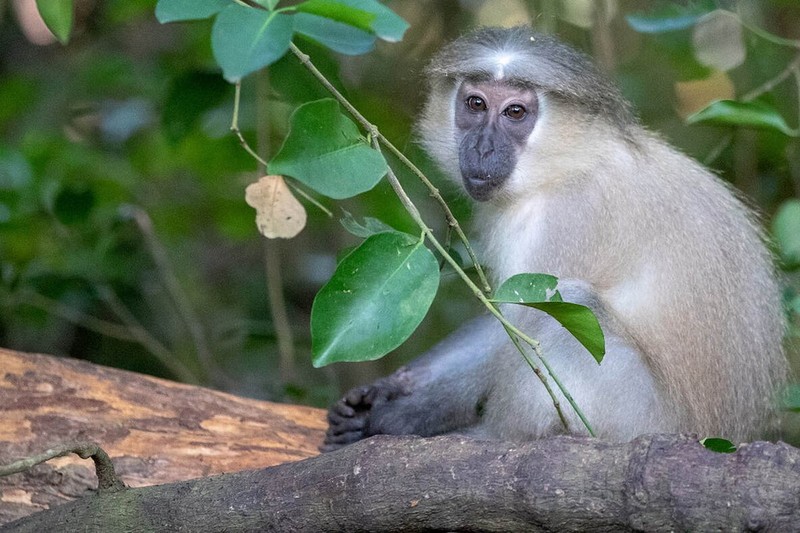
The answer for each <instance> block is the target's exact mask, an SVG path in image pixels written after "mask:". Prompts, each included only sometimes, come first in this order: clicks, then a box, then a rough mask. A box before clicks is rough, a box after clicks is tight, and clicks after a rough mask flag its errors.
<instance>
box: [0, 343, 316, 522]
mask: <svg viewBox="0 0 800 533" xmlns="http://www.w3.org/2000/svg"><path fill="white" fill-rule="evenodd" d="M325 428H326V423H325V413H324V411H322V410H320V409H312V408H309V407H300V406H292V405H282V404H276V403H271V402H262V401H257V400H250V399H245V398H239V397H236V396H232V395H230V394H224V393H221V392H217V391H212V390H209V389H204V388H202V387H193V386H187V385H182V384H179V383H174V382H171V381H167V380H163V379H157V378H153V377H150V376H144V375H141V374H135V373H132V372H126V371H123V370H117V369H113V368H106V367H102V366H98V365H93V364H90V363H87V362H84V361H79V360H76V359H66V358H58V357H51V356H46V355H38V354H28V353H21V352H14V351H11V350H3V349H0V465H4V464H9V463H11V462H13V461H16V460H19V459H24V458H26V457H29V456H33V455H37V454H39V453H41V452H43V451H44V450H47V449H49V448H54V447H57V446H59V445H61V444H63V443H65V442H72V441H94V442H96V443H98V444H99V445H100V446H101V447H102V448H103V449H104V450H105V451H106V452H107V453H108V454H109V455H110V456H111V459H112V461H113V463H114V465H115V467H116V471H117V474H118V475H119V476H120V477H121V479H122V481H123V482H125V483H126V484H127V485H128V486H131V487H141V486H146V485H155V484H162V483H169V482H174V481H180V480H186V479H193V478H198V477H203V476H209V475H212V474H218V473H222V472H235V471H239V470H244V469H253V468H261V467H265V466H271V465H276V464H280V463H284V462H287V461H296V460H298V459H303V458H306V457H310V456H313V455H316V454H317V453H318V451H317V447H318V446H319V444H320V443H321V442H322V439H323V433H324V431H325ZM96 488H97V477H96V475H95V473H94V465H93V464H92V462H91V461H88V460H82V459H80V458H78V457H77V456H74V455H72V456H66V457H60V458H58V459H53V460H51V461H49V462H47V463H44V464H41V465H39V466H36V467H34V468H32V469H30V470H28V471H27V472H24V473H20V474H13V475H10V476H6V477H0V524H3V523H6V522H9V521H11V520H14V519H17V518H20V517H22V516H25V515H28V514H31V513H33V512H37V511H41V510H43V509H46V508H48V507H51V506H55V505H59V504H62V503H64V502H67V501H69V500H72V499H75V498H78V497H82V496H85V495H89V494H92V493H93V492H94V491H95V489H96Z"/></svg>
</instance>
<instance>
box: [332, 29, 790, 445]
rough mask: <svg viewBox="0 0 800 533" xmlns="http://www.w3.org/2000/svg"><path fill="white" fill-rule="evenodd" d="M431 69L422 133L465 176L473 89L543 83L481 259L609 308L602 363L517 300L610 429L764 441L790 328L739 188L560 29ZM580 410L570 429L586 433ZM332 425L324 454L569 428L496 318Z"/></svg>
mask: <svg viewBox="0 0 800 533" xmlns="http://www.w3.org/2000/svg"><path fill="white" fill-rule="evenodd" d="M504 54H508V57H506V55H504ZM427 73H428V76H429V78H430V84H431V85H430V94H429V99H428V103H427V104H426V107H425V110H424V112H423V114H422V117H421V119H420V124H419V128H420V132H421V134H422V141H423V144H424V145H425V147H426V148H427V149H428V151H429V152H430V153H431V155H432V156H433V158H434V159H435V160H436V161H437V162H438V163H439V164H440V166H441V167H442V168H443V169H444V170H445V172H447V173H448V174H449V175H450V176H451V178H452V179H453V180H455V181H457V182H460V181H461V176H460V171H459V161H458V150H459V136H460V135H461V133H460V132H459V131H458V128H457V127H456V125H455V123H454V118H453V116H454V109H455V107H454V106H455V105H460V104H461V103H460V102H456V98H455V95H456V94H457V91H458V89H459V87H460V86H461V84H462V83H464V81H465V80H471V81H492V80H494V82H501V83H507V84H509V85H512V86H524V87H528V88H533V89H534V90H535V91H536V93H537V95H538V98H539V101H540V103H541V105H540V109H539V111H540V112H539V115H538V117H537V121H536V125H535V127H534V129H533V132H532V133H531V134H530V137H529V138H528V140H527V143H525V146H524V147H523V149H522V150H521V151H520V153H519V154H518V156H517V162H516V168H515V170H514V171H513V172H512V174H511V175H510V176H509V177H508V178H507V179H505V180H504V181H503V183H502V186H501V187H500V189H501V190H500V191H498V192H497V193H493V194H492V196H491V198H490V199H488V201H485V202H480V203H478V204H476V213H475V215H476V221H475V222H476V223H475V226H476V229H477V230H478V231H477V234H478V239H477V242H478V245H479V256H480V258H481V260H482V262H483V263H484V264H485V265H486V266H488V267H489V269H490V271H491V272H492V274H493V278H494V279H493V282H494V284H495V286H496V285H497V283H499V282H500V281H502V280H503V279H506V278H508V277H509V276H511V275H513V274H516V273H520V272H547V273H551V274H554V275H556V276H558V277H559V279H560V280H561V281H560V283H559V289H560V291H561V293H562V295H563V296H564V298H565V300H567V301H573V302H577V303H583V304H585V305H588V306H590V307H591V308H592V309H593V310H594V311H595V312H596V313H597V315H598V317H599V319H600V323H601V325H602V327H603V330H604V332H605V334H606V342H607V354H606V357H605V359H604V361H603V363H602V364H601V365H596V364H595V363H594V361H593V360H592V359H591V357H590V356H589V355H588V354H587V352H586V351H585V350H584V349H583V348H582V347H581V346H580V345H579V344H578V343H577V341H575V339H574V338H572V337H571V335H569V334H568V333H566V332H565V330H564V329H563V328H561V327H560V326H559V325H558V324H557V323H555V322H554V321H553V320H552V319H551V318H549V317H548V316H546V315H543V314H542V313H540V312H538V311H535V310H531V309H527V308H509V309H507V310H506V312H507V313H508V315H509V316H510V317H512V318H513V320H514V321H515V323H517V324H519V325H520V326H521V328H522V329H523V330H524V331H526V332H528V333H529V334H530V335H531V336H533V337H535V338H537V339H539V340H540V341H541V346H542V349H543V351H544V353H545V355H546V357H548V359H549V361H550V364H551V366H552V367H553V368H554V369H555V370H556V371H557V373H558V375H559V376H560V378H561V380H562V381H563V382H564V383H565V385H566V387H567V388H568V390H569V391H570V392H571V394H572V396H573V397H574V398H575V400H576V401H577V403H578V404H579V405H580V406H581V408H582V409H583V410H584V412H585V414H586V416H587V418H588V420H589V422H590V423H591V424H592V426H593V427H594V429H595V431H596V432H597V434H598V436H600V437H604V438H608V439H613V440H627V439H630V438H633V437H634V436H636V435H638V434H641V433H645V432H694V433H697V434H699V435H700V436H722V437H725V438H728V439H731V440H733V441H736V442H741V441H745V440H749V439H753V438H757V437H759V436H762V435H763V434H764V431H765V430H766V429H767V428H768V427H769V422H770V420H772V419H773V418H772V415H773V414H774V396H775V393H776V392H777V391H778V390H779V389H780V388H781V386H782V385H783V383H784V382H785V380H786V378H787V364H786V360H785V357H784V355H783V346H782V337H783V333H784V328H785V325H784V319H783V312H782V304H781V298H780V290H779V286H778V284H777V282H776V279H775V274H774V270H773V264H772V258H771V256H770V253H769V252H768V250H767V247H766V246H765V244H764V235H763V234H762V232H761V230H760V227H759V224H758V221H757V219H756V216H755V215H754V214H753V213H752V212H751V211H750V210H748V209H747V208H746V207H745V206H744V205H743V204H742V202H740V201H739V200H738V199H737V198H736V195H735V194H733V193H732V192H731V190H730V187H728V186H727V185H726V184H725V183H723V182H722V181H721V180H719V179H718V178H717V177H716V176H715V175H714V174H712V173H711V172H709V171H708V170H707V169H705V168H703V167H702V166H701V165H699V164H698V163H696V162H694V161H692V160H691V159H690V158H688V157H686V156H685V155H683V154H681V153H679V152H678V151H676V150H675V149H674V148H672V147H670V146H669V145H668V144H666V143H665V142H664V141H662V140H661V139H660V138H658V137H657V136H655V135H653V134H651V133H649V132H647V131H646V130H645V129H644V128H642V127H641V126H640V125H639V124H638V122H637V120H636V119H635V117H634V116H633V114H632V113H631V112H630V110H629V105H628V104H627V103H626V102H625V100H624V99H623V98H622V97H621V96H620V94H619V92H618V90H617V89H616V88H614V87H613V85H612V84H611V83H610V82H609V81H607V80H606V78H605V77H604V76H602V75H601V74H600V73H599V72H598V71H597V69H595V68H594V67H593V66H592V65H591V63H590V62H589V61H588V60H587V59H586V58H585V57H584V56H583V55H581V54H579V53H577V52H575V51H573V50H572V49H570V48H569V47H567V46H566V45H564V44H561V43H559V42H558V41H556V40H555V39H553V38H551V37H545V36H541V35H538V34H535V33H532V32H531V31H530V30H529V29H527V28H514V29H510V30H502V29H482V30H478V31H477V32H475V33H473V34H470V35H467V36H465V37H462V38H461V39H458V40H457V41H456V42H454V43H452V44H450V45H448V46H447V47H445V48H444V49H443V50H442V52H440V53H439V54H438V55H437V56H436V57H434V59H433V61H432V62H431V65H430V67H429V68H428V69H427ZM559 396H560V395H559ZM559 401H560V403H561V405H562V406H566V401H565V399H564V398H563V397H559ZM567 416H568V419H569V423H570V428H569V431H571V432H573V433H583V432H584V430H583V429H582V427H581V425H580V423H579V422H578V420H577V418H576V417H575V415H574V414H573V413H571V412H569V410H568V409H567ZM330 422H331V426H330V428H329V431H328V437H327V440H326V445H325V446H324V448H323V449H326V450H329V449H335V448H337V447H339V446H342V445H345V444H347V443H349V442H353V441H355V440H358V439H361V438H364V437H367V436H369V435H372V434H376V433H415V434H419V435H435V434H439V433H444V432H452V431H460V432H464V433H470V434H474V435H479V436H484V437H491V438H506V439H520V440H521V439H532V438H539V437H543V436H547V435H552V434H554V433H559V432H563V431H564V429H563V427H562V426H561V424H560V423H559V420H558V417H557V416H556V413H555V410H554V409H553V406H552V400H550V399H549V397H548V396H547V395H546V394H545V392H544V389H543V387H542V386H541V384H540V383H539V382H538V381H537V379H536V378H535V376H534V375H533V373H532V372H531V371H530V369H529V368H528V367H527V366H526V365H525V363H524V362H523V360H522V358H521V357H520V355H519V354H518V353H517V352H516V350H515V349H514V348H513V346H512V345H511V343H510V342H509V341H508V339H507V338H506V337H505V336H504V333H503V331H502V329H500V328H499V327H498V326H497V324H496V322H495V321H493V320H492V319H487V318H482V319H479V320H478V321H475V322H471V323H468V324H466V325H465V326H464V327H463V328H462V329H461V330H460V331H458V332H456V333H455V334H454V335H452V336H451V337H450V338H448V339H446V340H445V341H444V342H443V343H442V344H440V345H439V346H438V347H436V348H435V349H434V350H432V351H431V352H430V353H428V354H426V355H424V356H422V357H421V358H420V359H419V360H417V361H415V362H414V363H412V364H411V365H409V366H408V367H405V368H403V369H401V370H400V371H398V372H397V373H395V374H393V375H391V376H389V377H387V378H384V379H382V380H379V381H378V382H376V383H373V384H371V385H367V386H365V387H361V388H358V389H354V390H353V391H351V392H350V393H348V394H347V395H346V396H345V397H344V398H343V399H342V400H340V402H338V403H337V404H336V405H335V406H334V407H333V408H332V409H331V412H330Z"/></svg>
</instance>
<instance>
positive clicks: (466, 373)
mask: <svg viewBox="0 0 800 533" xmlns="http://www.w3.org/2000/svg"><path fill="white" fill-rule="evenodd" d="M502 341H503V333H502V328H501V327H500V326H499V324H498V322H497V321H496V320H495V319H494V318H493V317H490V316H482V317H478V318H476V319H473V320H471V321H470V322H467V323H466V324H465V325H464V326H462V327H461V328H459V329H458V330H457V331H456V332H455V333H453V334H451V335H450V336H449V337H447V338H446V339H445V340H443V341H442V342H440V343H439V344H437V345H436V346H434V347H433V348H432V349H431V350H430V351H428V352H426V353H425V354H423V355H421V356H420V357H419V358H417V359H415V360H414V361H412V362H411V363H410V364H408V365H406V366H404V367H402V368H400V369H399V370H397V372H395V373H394V374H392V375H390V376H387V377H385V378H381V379H379V380H377V381H375V382H374V383H372V384H370V385H364V386H361V387H356V388H354V389H352V390H350V391H349V392H347V394H345V395H344V397H342V398H341V399H340V400H339V401H338V402H336V404H334V406H333V407H331V409H330V411H329V413H328V422H329V424H330V425H329V428H328V432H327V434H326V436H325V444H324V445H323V446H322V448H321V449H322V451H331V450H335V449H337V448H340V447H342V446H345V445H347V444H350V443H353V442H356V441H358V440H361V439H364V438H366V437H370V436H372V435H378V434H389V435H405V434H413V435H420V436H431V435H438V434H441V433H447V432H450V431H457V430H460V429H467V428H469V427H470V426H474V425H475V424H477V422H478V421H479V419H480V411H481V407H482V403H483V401H484V400H485V398H486V395H487V393H488V383H489V380H488V376H489V375H490V374H489V373H488V372H487V371H486V368H485V367H486V365H487V363H488V360H489V358H490V356H491V354H492V353H493V352H494V351H495V350H496V349H497V347H498V346H499V345H500V343H502Z"/></svg>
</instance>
